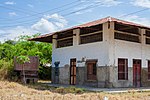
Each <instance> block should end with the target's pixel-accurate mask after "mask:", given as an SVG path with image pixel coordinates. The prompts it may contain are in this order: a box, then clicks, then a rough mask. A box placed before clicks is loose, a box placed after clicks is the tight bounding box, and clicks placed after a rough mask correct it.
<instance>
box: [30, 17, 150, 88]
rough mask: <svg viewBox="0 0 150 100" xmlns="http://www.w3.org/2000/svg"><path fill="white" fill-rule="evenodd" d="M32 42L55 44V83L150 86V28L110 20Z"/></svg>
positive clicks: (81, 26)
mask: <svg viewBox="0 0 150 100" xmlns="http://www.w3.org/2000/svg"><path fill="white" fill-rule="evenodd" d="M30 40H31V41H41V42H49V43H52V44H53V51H52V82H53V83H59V84H73V85H75V84H78V85H87V86H94V87H140V86H150V27H146V26H143V25H139V24H135V23H132V22H128V21H123V20H119V19H116V18H112V17H107V18H103V19H100V20H96V21H93V22H89V23H86V24H83V25H79V26H75V27H72V28H69V29H65V30H62V31H58V32H54V33H51V34H47V35H42V36H39V37H36V38H32V39H30Z"/></svg>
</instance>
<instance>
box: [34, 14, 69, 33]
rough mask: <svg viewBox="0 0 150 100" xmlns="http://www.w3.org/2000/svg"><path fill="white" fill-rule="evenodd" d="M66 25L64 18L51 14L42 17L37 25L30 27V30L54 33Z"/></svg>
mask: <svg viewBox="0 0 150 100" xmlns="http://www.w3.org/2000/svg"><path fill="white" fill-rule="evenodd" d="M66 25H67V21H66V20H65V19H64V17H62V16H60V15H58V14H53V15H44V17H43V18H41V19H40V21H38V22H37V23H35V24H34V25H32V26H31V28H32V29H34V30H37V31H40V32H42V33H48V32H54V31H56V30H59V29H62V28H64V27H65V26H66Z"/></svg>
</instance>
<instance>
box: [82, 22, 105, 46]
mask: <svg viewBox="0 0 150 100" xmlns="http://www.w3.org/2000/svg"><path fill="white" fill-rule="evenodd" d="M102 40H103V35H102V24H100V25H95V26H91V27H85V28H82V29H81V30H80V44H86V43H92V42H98V41H102Z"/></svg>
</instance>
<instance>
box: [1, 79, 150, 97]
mask: <svg viewBox="0 0 150 100" xmlns="http://www.w3.org/2000/svg"><path fill="white" fill-rule="evenodd" d="M104 97H107V98H108V100H150V92H144V91H141V92H136V91H134V90H129V91H128V92H127V93H118V94H117V93H115V94H109V93H104V92H86V91H85V90H84V89H81V88H75V87H68V88H63V87H59V88H55V87H49V86H47V85H43V84H41V83H37V84H29V85H22V84H19V83H15V82H8V81H0V100H104Z"/></svg>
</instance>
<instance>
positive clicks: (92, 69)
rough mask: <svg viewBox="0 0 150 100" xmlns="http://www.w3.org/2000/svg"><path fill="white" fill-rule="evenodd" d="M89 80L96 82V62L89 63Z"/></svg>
mask: <svg viewBox="0 0 150 100" xmlns="http://www.w3.org/2000/svg"><path fill="white" fill-rule="evenodd" d="M87 80H96V61H88V62H87Z"/></svg>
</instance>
